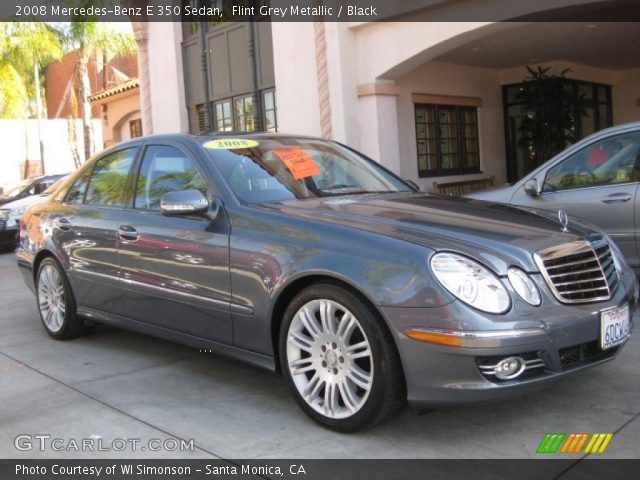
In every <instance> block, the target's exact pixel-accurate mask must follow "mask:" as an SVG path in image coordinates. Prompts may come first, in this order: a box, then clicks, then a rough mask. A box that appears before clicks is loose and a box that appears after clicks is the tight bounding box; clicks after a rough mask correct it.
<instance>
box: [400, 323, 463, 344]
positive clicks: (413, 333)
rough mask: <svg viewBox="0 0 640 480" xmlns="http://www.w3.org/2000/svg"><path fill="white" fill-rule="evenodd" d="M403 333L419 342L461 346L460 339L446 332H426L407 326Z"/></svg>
mask: <svg viewBox="0 0 640 480" xmlns="http://www.w3.org/2000/svg"><path fill="white" fill-rule="evenodd" d="M404 333H405V335H407V337H409V338H413V339H414V340H419V341H421V342H427V343H436V344H439V345H449V346H453V347H460V346H462V339H461V338H460V337H458V336H455V335H448V334H446V333H436V332H428V331H425V330H418V329H415V328H408V329H406V330H405V331H404Z"/></svg>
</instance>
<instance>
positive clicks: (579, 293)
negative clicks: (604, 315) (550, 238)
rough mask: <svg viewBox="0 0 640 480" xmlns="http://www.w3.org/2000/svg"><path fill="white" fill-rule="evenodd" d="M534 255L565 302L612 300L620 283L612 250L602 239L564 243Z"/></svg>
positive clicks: (545, 276) (551, 287) (553, 289)
mask: <svg viewBox="0 0 640 480" xmlns="http://www.w3.org/2000/svg"><path fill="white" fill-rule="evenodd" d="M534 257H535V260H536V263H537V264H538V267H539V268H540V272H542V275H543V276H544V278H545V280H546V281H547V284H548V285H549V288H550V289H551V292H552V293H553V294H554V296H555V297H556V298H557V299H558V300H560V301H561V302H564V303H587V302H599V301H603V300H609V299H610V298H611V293H612V292H613V291H614V289H615V288H616V286H617V284H618V274H617V272H616V266H615V263H614V261H613V255H612V253H611V249H610V248H609V245H608V244H607V243H606V242H605V241H603V240H601V241H598V242H595V243H589V242H587V241H576V242H571V243H564V244H562V245H557V246H555V247H551V248H547V249H545V250H541V251H539V252H537V253H536V254H535V255H534Z"/></svg>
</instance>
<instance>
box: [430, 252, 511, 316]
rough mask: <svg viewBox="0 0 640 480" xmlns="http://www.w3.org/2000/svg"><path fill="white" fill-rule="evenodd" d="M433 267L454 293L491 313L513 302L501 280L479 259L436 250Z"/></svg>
mask: <svg viewBox="0 0 640 480" xmlns="http://www.w3.org/2000/svg"><path fill="white" fill-rule="evenodd" d="M431 270H433V273H434V275H435V276H436V278H437V279H438V281H439V282H440V283H442V285H443V286H444V287H445V288H446V289H447V290H449V292H451V293H452V294H453V295H455V296H456V297H457V298H459V299H460V300H462V301H463V302H464V303H467V304H469V305H471V306H472V307H475V308H477V309H478V310H482V311H483V312H488V313H504V312H506V311H507V310H509V306H510V304H511V302H510V300H509V294H508V293H507V290H506V289H505V288H504V285H502V282H501V281H500V279H499V278H498V277H497V276H495V275H494V274H493V273H491V272H490V271H489V270H488V269H486V268H485V267H483V266H482V265H480V264H479V263H477V262H474V261H473V260H470V259H468V258H467V257H463V256H462V255H456V254H455V253H436V254H435V255H434V256H433V257H431Z"/></svg>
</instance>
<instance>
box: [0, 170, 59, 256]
mask: <svg viewBox="0 0 640 480" xmlns="http://www.w3.org/2000/svg"><path fill="white" fill-rule="evenodd" d="M67 177H68V176H64V177H62V178H60V179H58V181H56V182H55V183H54V184H53V185H51V186H50V187H49V188H47V189H46V190H45V191H44V192H42V193H41V194H40V195H30V196H28V197H22V198H19V199H18V200H14V201H13V202H9V203H5V204H4V205H1V206H0V251H13V250H15V248H16V247H17V246H18V241H19V238H18V224H19V223H20V217H22V214H23V213H24V212H25V210H26V209H27V208H29V207H31V206H33V205H38V204H39V203H42V202H44V201H46V200H47V198H49V196H51V194H52V193H54V192H55V191H56V190H57V189H58V187H60V186H61V185H62V184H63V183H64V181H65V180H66V179H67Z"/></svg>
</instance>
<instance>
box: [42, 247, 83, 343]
mask: <svg viewBox="0 0 640 480" xmlns="http://www.w3.org/2000/svg"><path fill="white" fill-rule="evenodd" d="M36 300H37V306H38V312H39V313H40V320H41V321H42V325H43V326H44V329H45V330H46V331H47V333H48V334H49V335H50V336H51V337H53V338H55V339H56V340H69V339H71V338H76V337H80V336H82V335H85V334H86V333H88V332H89V330H90V328H89V327H88V326H87V325H85V322H84V320H83V319H81V318H80V317H78V315H77V313H76V301H75V299H74V297H73V292H72V291H71V286H70V285H69V281H68V280H67V276H66V275H65V274H64V271H63V270H62V267H60V264H59V263H58V262H57V261H56V260H55V259H53V258H51V257H48V258H45V259H44V260H43V261H42V262H41V263H40V266H39V267H38V275H37V277H36Z"/></svg>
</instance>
